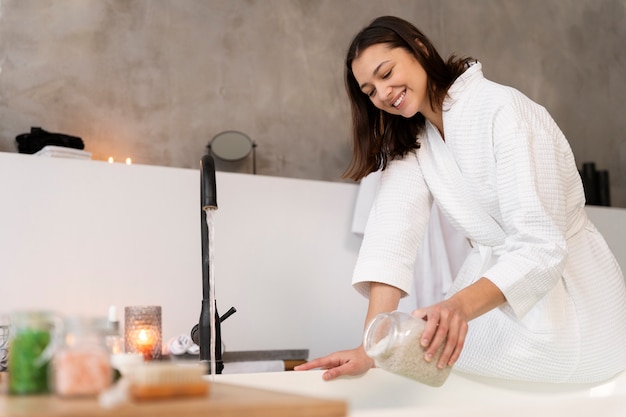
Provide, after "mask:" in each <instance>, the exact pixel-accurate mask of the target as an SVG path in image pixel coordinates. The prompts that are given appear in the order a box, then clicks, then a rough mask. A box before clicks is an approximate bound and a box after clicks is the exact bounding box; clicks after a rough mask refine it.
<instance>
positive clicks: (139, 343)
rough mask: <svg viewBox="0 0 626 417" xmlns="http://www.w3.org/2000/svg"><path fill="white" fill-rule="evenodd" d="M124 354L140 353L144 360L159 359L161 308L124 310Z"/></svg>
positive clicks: (132, 307) (137, 307) (149, 307)
mask: <svg viewBox="0 0 626 417" xmlns="http://www.w3.org/2000/svg"><path fill="white" fill-rule="evenodd" d="M124 346H125V348H126V353H141V354H142V355H143V357H144V359H146V360H151V359H160V358H161V307H160V306H131V307H125V308H124Z"/></svg>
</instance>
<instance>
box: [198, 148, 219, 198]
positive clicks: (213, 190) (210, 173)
mask: <svg viewBox="0 0 626 417" xmlns="http://www.w3.org/2000/svg"><path fill="white" fill-rule="evenodd" d="M200 171H201V172H202V176H201V177H200V193H201V196H200V197H201V200H200V205H201V206H202V209H203V210H205V209H206V208H215V209H216V208H217V186H216V185H215V161H214V160H213V157H212V156H211V155H204V156H203V157H202V160H201V161H200Z"/></svg>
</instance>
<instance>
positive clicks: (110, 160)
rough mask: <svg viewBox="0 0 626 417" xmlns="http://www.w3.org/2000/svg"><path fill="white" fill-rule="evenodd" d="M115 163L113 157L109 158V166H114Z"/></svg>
mask: <svg viewBox="0 0 626 417" xmlns="http://www.w3.org/2000/svg"><path fill="white" fill-rule="evenodd" d="M113 162H115V161H114V160H113V157H112V156H109V164H112V163H113Z"/></svg>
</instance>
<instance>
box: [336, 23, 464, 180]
mask: <svg viewBox="0 0 626 417" xmlns="http://www.w3.org/2000/svg"><path fill="white" fill-rule="evenodd" d="M378 44H387V45H388V46H389V47H390V48H392V49H393V48H403V49H405V50H406V51H408V52H409V53H411V54H412V55H413V56H414V57H415V59H416V60H417V61H418V62H419V63H420V65H421V66H422V67H423V68H424V70H425V71H426V74H427V90H428V97H429V99H430V103H431V106H433V110H434V109H435V106H436V108H437V109H439V110H441V107H442V104H443V100H444V98H445V96H446V93H447V91H448V88H450V86H451V85H452V83H453V82H454V80H456V78H457V77H458V76H459V75H461V74H462V73H463V72H464V71H465V69H466V65H467V63H468V62H470V61H473V59H472V58H462V59H457V58H456V57H455V56H454V55H452V56H450V58H449V59H448V61H447V62H446V61H444V60H443V59H442V58H441V56H440V55H439V53H438V52H437V50H436V49H435V47H434V46H433V44H432V42H431V41H430V40H429V39H428V38H427V37H426V36H425V35H424V34H423V33H422V32H420V31H419V29H417V28H416V27H415V26H413V25H412V24H411V23H409V22H407V21H405V20H403V19H400V18H397V17H393V16H383V17H379V18H377V19H375V20H374V21H372V23H370V24H369V25H368V26H367V27H365V28H364V29H362V30H361V31H360V32H359V33H358V34H357V35H356V36H355V38H354V40H353V41H352V43H351V44H350V48H349V49H348V53H347V56H346V67H345V83H346V89H347V91H348V97H349V98H350V104H351V107H352V137H353V151H352V161H351V162H350V165H349V166H348V168H347V169H346V171H345V172H344V174H343V178H351V179H353V180H355V181H358V180H360V179H361V178H363V177H365V176H366V175H367V174H369V173H371V172H374V171H377V170H379V169H385V168H386V166H387V163H388V161H389V160H391V159H394V158H397V157H402V156H404V155H406V154H407V153H408V152H410V151H411V150H413V149H417V148H419V143H418V142H417V136H418V135H419V134H420V133H421V132H422V130H423V129H424V124H425V119H424V116H423V115H422V114H421V113H417V114H416V115H415V116H413V117H411V118H405V117H402V116H397V115H392V114H389V113H387V112H384V111H382V110H379V109H377V108H376V107H375V106H374V104H373V103H372V102H371V100H370V98H369V97H368V96H367V95H366V94H364V93H363V92H362V91H361V88H360V87H359V84H358V82H357V81H356V79H355V77H354V74H353V73H352V62H353V61H354V60H355V59H356V58H358V56H359V54H360V53H361V52H362V51H364V50H365V49H367V48H368V47H370V46H373V45H378Z"/></svg>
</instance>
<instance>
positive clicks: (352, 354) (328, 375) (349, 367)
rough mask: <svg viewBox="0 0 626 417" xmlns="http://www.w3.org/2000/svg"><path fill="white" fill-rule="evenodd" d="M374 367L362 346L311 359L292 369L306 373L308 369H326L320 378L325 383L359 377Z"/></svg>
mask: <svg viewBox="0 0 626 417" xmlns="http://www.w3.org/2000/svg"><path fill="white" fill-rule="evenodd" d="M373 366H374V360H373V359H372V358H370V357H369V356H367V354H366V353H365V350H364V349H363V346H359V347H358V348H355V349H349V350H342V351H339V352H335V353H331V354H330V355H326V356H324V357H321V358H317V359H313V360H311V361H309V362H307V363H304V364H302V365H298V366H296V367H294V370H295V371H308V370H310V369H316V368H320V369H326V372H324V374H323V375H322V378H323V379H324V380H326V381H329V380H331V379H335V378H337V377H340V376H344V375H351V376H356V375H361V374H364V373H365V372H367V371H368V369H370V368H372V367H373Z"/></svg>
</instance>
